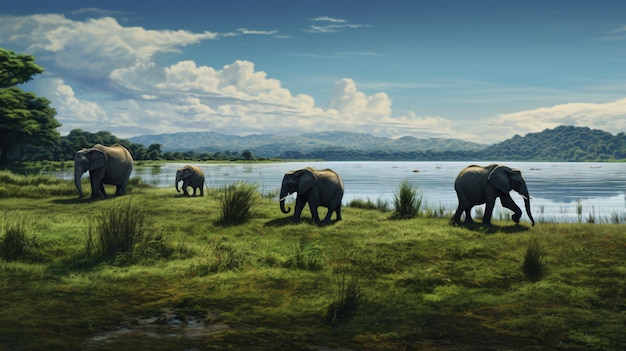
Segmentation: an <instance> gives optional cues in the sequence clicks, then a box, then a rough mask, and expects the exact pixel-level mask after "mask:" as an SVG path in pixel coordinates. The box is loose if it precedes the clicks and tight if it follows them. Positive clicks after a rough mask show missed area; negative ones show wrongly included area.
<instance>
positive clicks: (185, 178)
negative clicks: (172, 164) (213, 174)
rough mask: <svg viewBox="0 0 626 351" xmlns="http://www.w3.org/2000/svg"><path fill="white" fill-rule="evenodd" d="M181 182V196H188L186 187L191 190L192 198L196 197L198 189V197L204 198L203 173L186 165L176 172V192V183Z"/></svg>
mask: <svg viewBox="0 0 626 351" xmlns="http://www.w3.org/2000/svg"><path fill="white" fill-rule="evenodd" d="M181 181H182V182H183V186H182V188H183V194H185V196H189V192H187V187H191V188H192V189H193V196H196V190H197V189H200V196H204V172H202V170H201V169H200V168H199V167H197V166H194V165H186V166H185V167H183V168H181V169H179V170H177V171H176V184H175V185H176V191H177V192H179V193H180V190H178V183H179V182H181Z"/></svg>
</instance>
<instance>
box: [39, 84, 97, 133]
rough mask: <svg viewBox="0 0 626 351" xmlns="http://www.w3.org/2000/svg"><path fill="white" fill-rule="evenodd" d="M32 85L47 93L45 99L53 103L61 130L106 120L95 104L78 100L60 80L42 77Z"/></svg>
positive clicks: (83, 126) (70, 89)
mask: <svg viewBox="0 0 626 351" xmlns="http://www.w3.org/2000/svg"><path fill="white" fill-rule="evenodd" d="M34 85H35V87H36V88H37V89H38V90H42V91H46V92H47V94H46V98H48V99H49V100H50V101H51V102H53V104H52V105H53V107H54V108H55V109H56V111H57V115H56V118H57V120H58V121H59V122H60V123H61V124H62V125H63V130H67V131H69V130H71V129H75V128H85V127H86V126H89V125H97V124H101V123H106V122H107V120H108V116H107V113H106V112H105V111H104V110H103V109H102V108H101V107H100V106H99V105H98V104H97V103H95V102H92V101H86V100H80V99H78V98H77V97H76V95H75V94H74V90H73V89H72V87H70V86H69V85H67V84H65V82H64V81H63V80H62V79H60V78H46V77H44V78H42V79H38V80H37V81H36V82H35V83H34ZM85 129H86V128H85Z"/></svg>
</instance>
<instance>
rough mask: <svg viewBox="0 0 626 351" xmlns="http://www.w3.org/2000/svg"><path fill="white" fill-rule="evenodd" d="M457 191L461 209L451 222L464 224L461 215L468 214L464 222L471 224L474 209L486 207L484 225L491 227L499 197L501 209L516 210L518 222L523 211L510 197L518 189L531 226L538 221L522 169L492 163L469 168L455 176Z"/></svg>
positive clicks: (514, 219)
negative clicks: (534, 215)
mask: <svg viewBox="0 0 626 351" xmlns="http://www.w3.org/2000/svg"><path fill="white" fill-rule="evenodd" d="M454 190H456V194H457V197H458V199H459V207H458V208H457V210H456V212H455V213H454V216H452V222H454V223H457V224H460V223H461V214H462V213H463V212H465V223H472V222H473V221H472V216H471V215H470V213H471V210H472V207H474V206H476V205H481V204H486V205H485V215H484V217H483V225H485V226H490V225H491V215H492V213H493V208H494V206H495V202H496V198H498V197H499V198H500V202H501V203H502V206H504V207H506V208H508V209H510V210H512V211H513V216H512V219H513V222H515V223H519V220H520V217H521V216H522V210H521V209H520V208H519V207H518V206H517V205H516V204H515V201H513V199H512V198H511V195H509V192H510V191H511V190H515V191H517V192H518V193H519V194H520V195H522V197H523V198H524V205H525V208H526V214H527V215H528V218H530V221H531V222H532V225H533V226H534V225H535V220H534V219H533V216H532V214H531V212H530V195H529V194H528V187H527V186H526V181H525V180H524V177H522V172H521V171H520V170H519V169H512V168H510V167H507V166H503V165H498V164H491V165H489V166H487V167H482V166H476V165H472V166H468V167H466V168H464V169H463V170H462V171H461V172H460V173H459V175H458V176H457V177H456V181H455V182H454Z"/></svg>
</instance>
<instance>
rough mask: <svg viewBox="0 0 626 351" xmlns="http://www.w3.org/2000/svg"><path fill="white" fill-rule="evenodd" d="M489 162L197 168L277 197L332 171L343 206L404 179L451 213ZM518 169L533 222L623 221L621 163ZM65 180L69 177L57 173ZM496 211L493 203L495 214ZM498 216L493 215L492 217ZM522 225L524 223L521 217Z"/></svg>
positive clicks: (154, 173) (168, 177) (211, 181)
mask: <svg viewBox="0 0 626 351" xmlns="http://www.w3.org/2000/svg"><path fill="white" fill-rule="evenodd" d="M472 163H475V164H479V165H487V164H489V162H343V161H337V162H287V163H258V164H234V163H233V164H231V163H228V164H197V165H198V166H199V167H200V168H202V169H203V170H204V172H205V176H206V179H207V183H208V186H209V187H220V186H223V185H226V184H231V183H233V182H235V181H246V182H252V183H256V184H257V185H258V186H259V190H260V191H261V192H262V193H276V194H277V193H278V190H279V189H280V185H281V182H282V177H283V174H284V173H285V172H286V171H289V170H294V169H300V168H303V167H306V166H311V167H314V168H317V169H322V168H332V169H334V170H335V171H336V172H337V173H339V175H340V176H341V177H342V178H343V181H344V184H345V195H344V199H343V200H344V203H347V202H349V201H350V200H352V199H355V198H357V199H367V198H369V199H371V200H373V201H376V200H377V199H381V200H386V201H389V203H390V204H391V203H393V196H394V192H396V191H397V190H398V188H399V187H400V184H401V183H402V182H403V181H405V180H408V181H409V182H410V183H411V184H413V186H415V187H417V188H419V190H420V191H421V193H422V194H423V198H424V201H425V203H426V205H427V206H428V207H431V208H440V207H444V208H446V209H449V210H450V211H454V210H455V209H456V206H457V199H456V193H455V192H454V178H455V177H456V175H457V174H458V173H459V171H460V170H461V169H463V168H464V167H465V166H467V165H469V164H472ZM505 164H506V165H507V166H510V167H514V168H519V169H521V170H522V174H523V175H524V177H525V178H526V182H527V184H528V189H529V191H530V195H531V197H532V198H533V199H532V200H531V207H532V211H533V216H534V217H535V220H536V221H541V220H545V221H559V222H571V221H578V220H579V215H578V206H579V205H580V206H582V221H583V222H587V219H588V218H589V217H590V216H591V217H593V218H594V219H595V220H596V222H615V218H619V219H620V222H621V223H623V222H625V221H626V164H621V163H565V162H507V163H505ZM180 167H182V164H175V163H166V164H163V165H162V166H160V167H146V168H141V169H136V170H135V171H134V174H133V175H132V177H137V176H139V177H141V178H142V179H143V180H144V181H146V182H148V183H151V184H154V185H156V186H161V187H171V188H172V192H175V190H174V179H175V174H176V170H177V169H178V168H180ZM56 176H58V177H62V178H65V179H71V178H72V177H73V174H72V172H67V173H57V174H56ZM512 196H513V199H514V200H515V201H516V202H517V204H518V205H519V206H520V207H521V208H523V200H522V198H521V196H519V195H518V194H517V193H515V192H512ZM499 211H502V213H506V214H507V216H508V214H510V211H508V210H507V209H502V207H501V206H500V204H499V202H497V204H496V212H498V213H499ZM497 216H498V214H497V213H495V214H494V217H495V218H498V217H497ZM522 220H523V221H524V220H525V221H528V218H527V217H526V215H525V214H524V216H523V217H522Z"/></svg>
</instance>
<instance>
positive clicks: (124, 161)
mask: <svg viewBox="0 0 626 351" xmlns="http://www.w3.org/2000/svg"><path fill="white" fill-rule="evenodd" d="M87 171H89V180H90V181H91V199H92V200H93V199H99V198H105V197H106V192H105V191H104V184H111V185H115V186H116V187H117V189H116V191H115V195H124V194H126V186H127V185H128V179H129V178H130V174H131V173H132V171H133V157H132V156H131V154H130V152H129V151H128V150H127V149H126V148H125V147H123V146H122V145H120V144H114V145H112V146H110V147H109V146H104V145H100V144H96V145H94V146H93V147H92V148H88V149H82V150H79V151H77V152H76V155H74V182H75V183H76V189H77V190H78V197H83V188H82V184H81V181H80V179H81V176H82V175H83V173H85V172H87Z"/></svg>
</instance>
